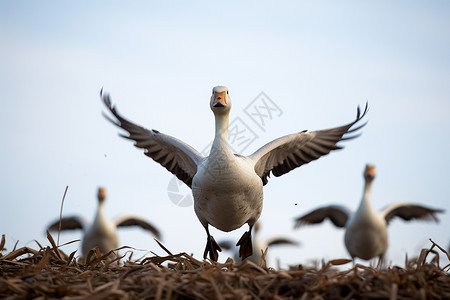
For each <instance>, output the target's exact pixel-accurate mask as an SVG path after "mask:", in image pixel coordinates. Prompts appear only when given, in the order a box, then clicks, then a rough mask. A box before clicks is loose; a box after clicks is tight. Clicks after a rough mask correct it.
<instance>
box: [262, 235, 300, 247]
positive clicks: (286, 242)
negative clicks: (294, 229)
mask: <svg viewBox="0 0 450 300" xmlns="http://www.w3.org/2000/svg"><path fill="white" fill-rule="evenodd" d="M266 243H267V246H269V247H271V246H274V245H294V246H297V245H298V242H296V241H294V240H291V239H288V238H283V237H274V238H271V239H268V240H267V241H266Z"/></svg>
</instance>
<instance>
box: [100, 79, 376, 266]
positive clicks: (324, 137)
mask: <svg viewBox="0 0 450 300" xmlns="http://www.w3.org/2000/svg"><path fill="white" fill-rule="evenodd" d="M101 97H102V98H103V102H104V103H105V105H106V107H107V108H108V109H109V111H110V112H111V113H112V114H113V115H114V120H113V119H111V118H109V117H107V118H108V119H109V120H110V121H111V122H112V123H114V124H115V125H117V126H118V127H121V128H122V129H124V130H126V131H127V132H128V133H129V135H122V136H123V137H125V138H127V139H130V140H134V141H135V144H134V145H135V146H136V147H138V148H143V149H144V150H145V152H144V153H145V155H147V156H149V157H151V158H152V159H153V160H155V161H156V162H158V163H160V164H161V165H162V166H163V167H165V168H166V169H167V170H168V171H170V172H171V173H173V174H175V175H176V176H177V177H178V178H179V179H180V180H182V181H183V182H184V183H185V184H186V185H187V186H189V187H190V188H191V189H192V194H193V197H194V210H195V213H196V215H197V217H198V219H199V220H200V222H201V224H202V225H203V227H204V228H205V230H206V233H207V242H206V247H205V251H204V254H203V257H204V258H206V257H207V255H208V253H209V257H210V258H211V259H212V260H217V259H218V251H221V249H220V247H219V245H218V244H217V242H216V241H215V240H214V238H213V237H212V236H211V235H210V233H209V229H208V226H209V225H212V226H214V227H215V228H217V229H219V230H222V231H225V232H229V231H232V230H235V229H237V228H240V227H241V226H242V225H244V224H245V223H247V224H248V225H249V230H248V231H247V232H245V233H244V234H243V235H242V237H241V238H240V240H239V241H238V242H237V245H238V246H240V249H239V255H240V257H242V258H246V257H248V256H250V255H251V254H252V253H253V250H252V242H251V231H252V227H253V225H254V224H255V223H256V221H257V220H258V218H259V216H260V215H261V210H262V205H263V185H265V184H267V181H268V178H269V176H270V173H271V172H272V173H273V174H274V175H275V176H281V175H283V174H286V173H288V172H290V171H291V170H293V169H295V168H297V167H299V166H301V165H303V164H306V163H309V162H310V161H312V160H315V159H318V158H320V157H321V156H323V155H326V154H328V153H329V152H330V151H331V150H336V149H340V148H341V147H339V146H337V145H336V144H337V143H338V142H339V141H341V140H346V139H351V138H354V137H356V136H357V135H354V136H347V137H343V136H344V135H345V134H348V133H351V132H355V131H357V130H358V129H360V128H361V127H362V126H364V125H365V124H363V125H361V126H359V127H357V128H354V129H351V128H352V126H353V125H355V124H356V123H357V122H358V121H360V120H361V118H362V117H363V116H364V115H365V113H366V112H367V104H366V107H365V110H364V112H363V114H361V113H360V110H359V107H358V111H357V116H356V119H355V120H354V121H353V122H351V123H349V124H346V125H344V126H340V127H336V128H332V129H327V130H319V131H313V132H307V131H306V130H305V131H302V132H299V133H294V134H290V135H286V136H284V137H281V138H278V139H276V140H274V141H272V142H270V143H268V144H266V145H265V146H263V147H261V148H260V149H259V150H257V151H256V152H255V153H253V154H251V155H250V156H248V157H245V156H242V155H239V154H234V153H233V152H232V151H231V149H230V147H229V144H228V124H229V113H230V110H231V99H230V96H229V93H228V88H227V87H224V86H216V87H214V88H213V91H212V96H211V99H210V108H211V110H212V111H213V113H214V117H215V136H214V141H213V143H212V146H211V151H210V154H209V156H208V157H205V156H203V155H202V154H200V153H199V152H198V151H197V150H195V149H194V148H193V147H191V146H189V145H188V144H186V143H184V142H182V141H180V140H178V139H176V138H174V137H171V136H169V135H165V134H163V133H161V132H159V131H157V130H154V129H152V130H147V129H145V128H143V127H141V126H139V125H136V124H134V123H132V122H130V121H128V120H127V119H125V118H124V117H122V116H121V115H120V114H119V113H118V111H117V110H116V109H115V107H113V106H112V104H111V101H110V98H109V95H108V94H103V91H102V92H101Z"/></svg>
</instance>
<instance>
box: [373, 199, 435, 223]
mask: <svg viewBox="0 0 450 300" xmlns="http://www.w3.org/2000/svg"><path fill="white" fill-rule="evenodd" d="M443 212H444V210H442V209H434V208H429V207H426V206H422V205H417V204H412V203H395V204H391V205H389V206H387V207H386V208H384V209H383V210H382V211H381V214H382V215H383V216H384V218H385V219H386V223H388V224H389V222H390V221H392V219H394V218H395V217H399V218H402V219H403V220H406V221H410V220H415V219H417V220H425V221H435V222H439V219H438V218H437V217H436V215H435V214H436V213H443Z"/></svg>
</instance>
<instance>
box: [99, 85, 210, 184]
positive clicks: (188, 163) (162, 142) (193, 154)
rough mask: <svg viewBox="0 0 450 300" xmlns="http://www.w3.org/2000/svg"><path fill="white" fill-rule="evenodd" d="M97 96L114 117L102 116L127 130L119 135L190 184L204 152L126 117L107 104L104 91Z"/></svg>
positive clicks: (107, 97)
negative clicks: (132, 142) (131, 141)
mask: <svg viewBox="0 0 450 300" xmlns="http://www.w3.org/2000/svg"><path fill="white" fill-rule="evenodd" d="M100 96H101V98H102V99H103V102H104V104H105V105H106V107H107V108H108V110H109V111H110V112H111V113H112V114H113V116H114V117H115V119H112V118H110V117H108V116H107V115H105V114H104V116H105V118H106V119H107V120H109V121H110V122H111V123H113V124H114V125H116V126H118V127H120V128H122V129H124V130H125V131H127V132H128V135H124V134H120V136H122V137H124V138H126V139H129V140H133V141H134V142H135V143H134V145H135V146H136V147H138V148H141V149H144V154H145V155H147V156H148V157H150V158H152V159H153V160H154V161H156V162H158V163H159V164H161V165H162V166H163V167H165V168H166V169H167V170H168V171H169V172H171V173H172V174H174V175H175V176H177V178H178V179H180V180H181V181H183V182H184V183H185V184H186V185H187V186H189V187H191V184H192V178H193V177H194V175H195V173H196V172H197V164H198V163H199V162H200V161H201V160H203V159H204V156H203V155H202V154H200V153H199V152H198V151H197V150H195V149H194V148H193V147H191V146H190V145H188V144H186V143H184V142H182V141H180V140H178V139H176V138H174V137H171V136H169V135H166V134H163V133H161V132H159V131H157V130H154V129H153V130H147V129H145V128H143V127H141V126H139V125H136V124H134V123H133V122H131V121H128V120H127V119H125V118H124V117H123V116H122V115H120V114H119V113H118V111H117V109H116V108H115V107H114V106H113V105H112V104H111V100H110V97H109V95H108V94H104V93H103V90H102V91H101V92H100Z"/></svg>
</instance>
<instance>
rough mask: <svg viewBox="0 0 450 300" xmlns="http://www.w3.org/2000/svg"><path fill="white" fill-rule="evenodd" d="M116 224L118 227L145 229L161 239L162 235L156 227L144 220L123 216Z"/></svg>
mask: <svg viewBox="0 0 450 300" xmlns="http://www.w3.org/2000/svg"><path fill="white" fill-rule="evenodd" d="M115 224H116V226H117V227H129V226H137V227H141V228H142V229H145V230H147V231H150V232H151V233H153V235H154V236H155V237H156V238H157V239H161V233H160V232H159V230H158V229H157V228H156V227H155V226H153V225H152V224H150V223H149V222H147V221H145V220H144V219H141V218H139V217H136V216H133V215H125V216H121V217H119V218H118V219H116V220H115Z"/></svg>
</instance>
